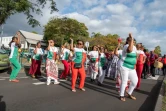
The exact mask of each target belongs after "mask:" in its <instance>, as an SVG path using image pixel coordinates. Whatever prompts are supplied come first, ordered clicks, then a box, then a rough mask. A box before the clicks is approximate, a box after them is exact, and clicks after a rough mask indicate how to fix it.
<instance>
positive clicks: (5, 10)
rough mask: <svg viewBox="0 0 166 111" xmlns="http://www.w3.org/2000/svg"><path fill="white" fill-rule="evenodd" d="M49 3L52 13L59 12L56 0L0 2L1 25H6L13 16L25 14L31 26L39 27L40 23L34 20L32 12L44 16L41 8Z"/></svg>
mask: <svg viewBox="0 0 166 111" xmlns="http://www.w3.org/2000/svg"><path fill="white" fill-rule="evenodd" d="M34 1H35V2H34ZM48 2H49V3H50V8H51V11H50V12H51V13H53V12H54V11H58V9H57V8H56V3H55V0H33V1H32V0H0V25H2V24H4V23H5V21H6V20H7V19H8V18H9V17H10V16H11V15H14V14H16V13H24V14H25V15H26V16H27V19H28V23H29V25H31V26H32V27H35V26H38V25H40V23H39V21H38V20H36V19H34V17H33V15H32V14H31V12H32V13H36V14H38V15H42V11H41V8H44V6H45V5H46V3H48Z"/></svg>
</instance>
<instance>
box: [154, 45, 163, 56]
mask: <svg viewBox="0 0 166 111" xmlns="http://www.w3.org/2000/svg"><path fill="white" fill-rule="evenodd" d="M154 53H155V54H157V55H160V54H161V49H160V46H156V47H155V49H154Z"/></svg>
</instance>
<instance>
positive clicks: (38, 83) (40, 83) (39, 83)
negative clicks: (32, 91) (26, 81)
mask: <svg viewBox="0 0 166 111" xmlns="http://www.w3.org/2000/svg"><path fill="white" fill-rule="evenodd" d="M33 84H34V85H42V84H46V82H36V83H33Z"/></svg>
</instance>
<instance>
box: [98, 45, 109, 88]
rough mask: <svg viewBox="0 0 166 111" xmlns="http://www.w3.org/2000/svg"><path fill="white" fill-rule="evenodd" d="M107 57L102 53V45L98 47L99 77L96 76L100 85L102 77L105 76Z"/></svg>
mask: <svg viewBox="0 0 166 111" xmlns="http://www.w3.org/2000/svg"><path fill="white" fill-rule="evenodd" d="M106 63H107V58H106V55H105V54H104V47H100V54H99V78H98V85H99V86H101V85H102V83H103V81H104V78H105V71H106V69H107V67H106Z"/></svg>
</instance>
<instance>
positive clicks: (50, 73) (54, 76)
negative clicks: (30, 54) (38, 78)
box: [46, 40, 60, 85]
mask: <svg viewBox="0 0 166 111" xmlns="http://www.w3.org/2000/svg"><path fill="white" fill-rule="evenodd" d="M48 43H49V45H48V48H47V50H48V54H47V61H46V73H47V85H50V83H51V80H54V84H59V83H60V82H58V66H57V63H56V60H57V59H58V58H59V57H58V49H57V48H56V47H55V46H54V41H53V40H49V41H48Z"/></svg>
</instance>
